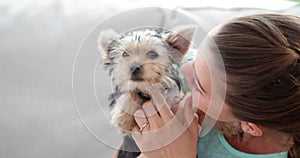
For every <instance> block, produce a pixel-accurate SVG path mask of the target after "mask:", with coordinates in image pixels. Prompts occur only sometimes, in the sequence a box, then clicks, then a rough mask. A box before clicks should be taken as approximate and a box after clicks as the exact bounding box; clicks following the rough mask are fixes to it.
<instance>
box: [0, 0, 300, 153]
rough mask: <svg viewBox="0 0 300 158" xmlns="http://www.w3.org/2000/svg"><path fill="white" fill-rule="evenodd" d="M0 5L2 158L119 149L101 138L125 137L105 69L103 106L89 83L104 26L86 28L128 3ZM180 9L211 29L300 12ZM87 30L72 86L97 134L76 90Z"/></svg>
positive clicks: (100, 82)
mask: <svg viewBox="0 0 300 158" xmlns="http://www.w3.org/2000/svg"><path fill="white" fill-rule="evenodd" d="M0 4H2V5H0V41H1V42H0V157H1V158H21V157H22V158H37V157H43V158H44V157H45V158H48V157H49V158H50V157H51V158H52V157H56V158H77V157H78V158H80V157H88V158H94V157H95V158H96V157H101V158H102V157H104V158H106V157H110V156H111V155H112V153H113V148H111V147H109V146H107V145H105V144H103V143H101V142H100V141H99V140H97V139H96V138H98V139H99V138H100V140H104V141H105V142H106V143H108V144H113V145H117V144H119V142H120V141H121V140H120V136H119V135H118V134H117V131H116V130H115V129H114V128H111V127H110V126H109V125H108V118H107V117H106V115H107V114H108V111H109V109H108V108H107V106H106V104H107V101H106V98H107V94H108V93H109V90H110V89H109V88H110V83H109V80H108V78H105V75H107V73H104V72H102V70H101V69H96V71H95V72H96V80H97V82H96V91H97V97H98V98H99V102H100V104H97V102H96V100H95V95H94V93H93V91H92V90H91V87H93V85H92V83H93V82H92V81H91V80H89V79H93V77H94V76H93V72H94V67H95V65H97V58H98V57H99V54H97V53H98V52H97V50H96V37H97V35H98V34H97V33H98V31H100V30H101V29H102V28H101V27H96V28H95V30H94V31H92V32H90V34H88V32H89V31H91V30H93V28H94V26H95V25H96V24H97V23H99V22H100V21H103V20H104V19H106V18H109V17H110V16H111V15H114V14H115V13H118V12H120V11H121V10H122V6H120V5H107V4H106V5H105V7H103V8H99V10H98V12H96V13H94V14H91V13H90V12H89V9H88V8H85V10H84V11H82V12H81V11H78V12H76V13H70V11H72V9H74V8H66V7H65V5H64V3H60V2H59V1H57V2H56V3H49V4H47V5H45V6H36V5H34V4H29V5H25V7H24V5H23V6H22V5H20V4H16V5H3V3H0ZM21 6H22V7H21ZM78 8H80V6H78ZM79 10H80V9H79ZM176 10H181V11H185V12H187V13H189V14H191V15H193V16H194V18H195V19H196V20H198V21H199V22H200V23H202V24H203V25H205V29H207V30H210V29H211V28H212V27H214V26H215V25H217V24H218V23H220V22H223V21H225V20H227V19H230V18H233V17H237V16H242V15H248V14H253V13H270V12H280V13H288V14H293V15H300V7H299V5H298V6H294V7H292V8H288V9H284V10H279V11H278V10H277V11H270V10H262V9H251V8H248V9H247V8H235V9H231V10H226V9H217V8H182V7H177V8H176ZM153 14H155V15H154V16H157V19H159V20H156V19H155V18H154V21H153V22H157V23H159V24H161V25H162V26H176V25H178V24H181V20H182V19H180V18H178V15H176V14H165V13H163V12H159V11H158V12H154V13H153ZM147 16H148V15H143V16H142V17H147ZM148 17H149V16H148ZM141 20H144V19H141ZM148 20H149V19H148ZM122 23H126V22H124V21H122ZM122 23H121V24H120V25H122ZM87 34H88V35H89V36H88V37H87V38H86V40H85V42H84V43H83V45H82V49H80V51H79V55H78V60H77V62H78V63H77V65H76V66H77V67H76V69H75V81H74V83H75V91H76V92H75V96H76V98H77V103H78V105H77V108H78V110H79V111H80V114H81V116H82V118H83V120H84V121H85V122H86V125H87V126H89V127H90V130H92V131H93V134H94V135H92V134H91V133H90V132H89V131H88V130H87V129H86V128H85V127H84V125H83V123H82V122H81V120H80V118H79V116H78V114H77V112H76V109H75V106H74V100H73V93H72V68H73V63H74V60H75V57H76V54H77V51H78V49H79V48H80V44H81V42H82V40H83V39H85V36H86V35H87ZM199 36H201V35H199ZM103 74H105V75H103ZM102 77H103V78H102ZM87 87H88V88H87ZM102 106H103V109H102V110H103V111H104V112H103V111H101V107H102ZM95 137H96V138H95Z"/></svg>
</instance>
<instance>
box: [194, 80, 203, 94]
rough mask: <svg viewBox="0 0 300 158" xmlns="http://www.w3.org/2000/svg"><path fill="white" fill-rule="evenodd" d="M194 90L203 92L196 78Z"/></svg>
mask: <svg viewBox="0 0 300 158" xmlns="http://www.w3.org/2000/svg"><path fill="white" fill-rule="evenodd" d="M194 90H195V91H197V92H199V93H201V94H202V92H201V90H200V87H199V85H198V83H197V81H196V80H194Z"/></svg>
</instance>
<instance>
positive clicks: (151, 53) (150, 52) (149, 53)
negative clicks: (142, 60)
mask: <svg viewBox="0 0 300 158" xmlns="http://www.w3.org/2000/svg"><path fill="white" fill-rule="evenodd" d="M147 56H148V57H149V58H150V59H155V58H157V57H158V54H157V53H156V52H155V51H149V52H148V53H147Z"/></svg>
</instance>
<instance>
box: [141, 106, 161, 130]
mask: <svg viewBox="0 0 300 158" xmlns="http://www.w3.org/2000/svg"><path fill="white" fill-rule="evenodd" d="M143 110H144V112H145V114H146V117H147V119H148V121H149V126H150V127H149V128H150V131H151V130H154V129H157V128H159V127H160V125H161V124H162V120H161V118H160V116H159V115H158V112H157V111H156V109H155V108H154V106H153V104H152V103H151V102H146V103H145V104H144V105H143Z"/></svg>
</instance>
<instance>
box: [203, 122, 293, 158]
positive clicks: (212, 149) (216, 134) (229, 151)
mask: <svg viewBox="0 0 300 158" xmlns="http://www.w3.org/2000/svg"><path fill="white" fill-rule="evenodd" d="M198 158H287V152H280V153H275V154H248V153H244V152H241V151H238V150H236V149H235V148H233V147H232V146H231V145H230V144H229V143H228V142H227V140H226V138H225V137H224V136H223V135H222V134H221V133H220V131H219V130H218V129H217V128H213V129H212V130H211V131H210V132H209V133H207V134H206V135H205V136H203V137H200V138H199V141H198Z"/></svg>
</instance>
